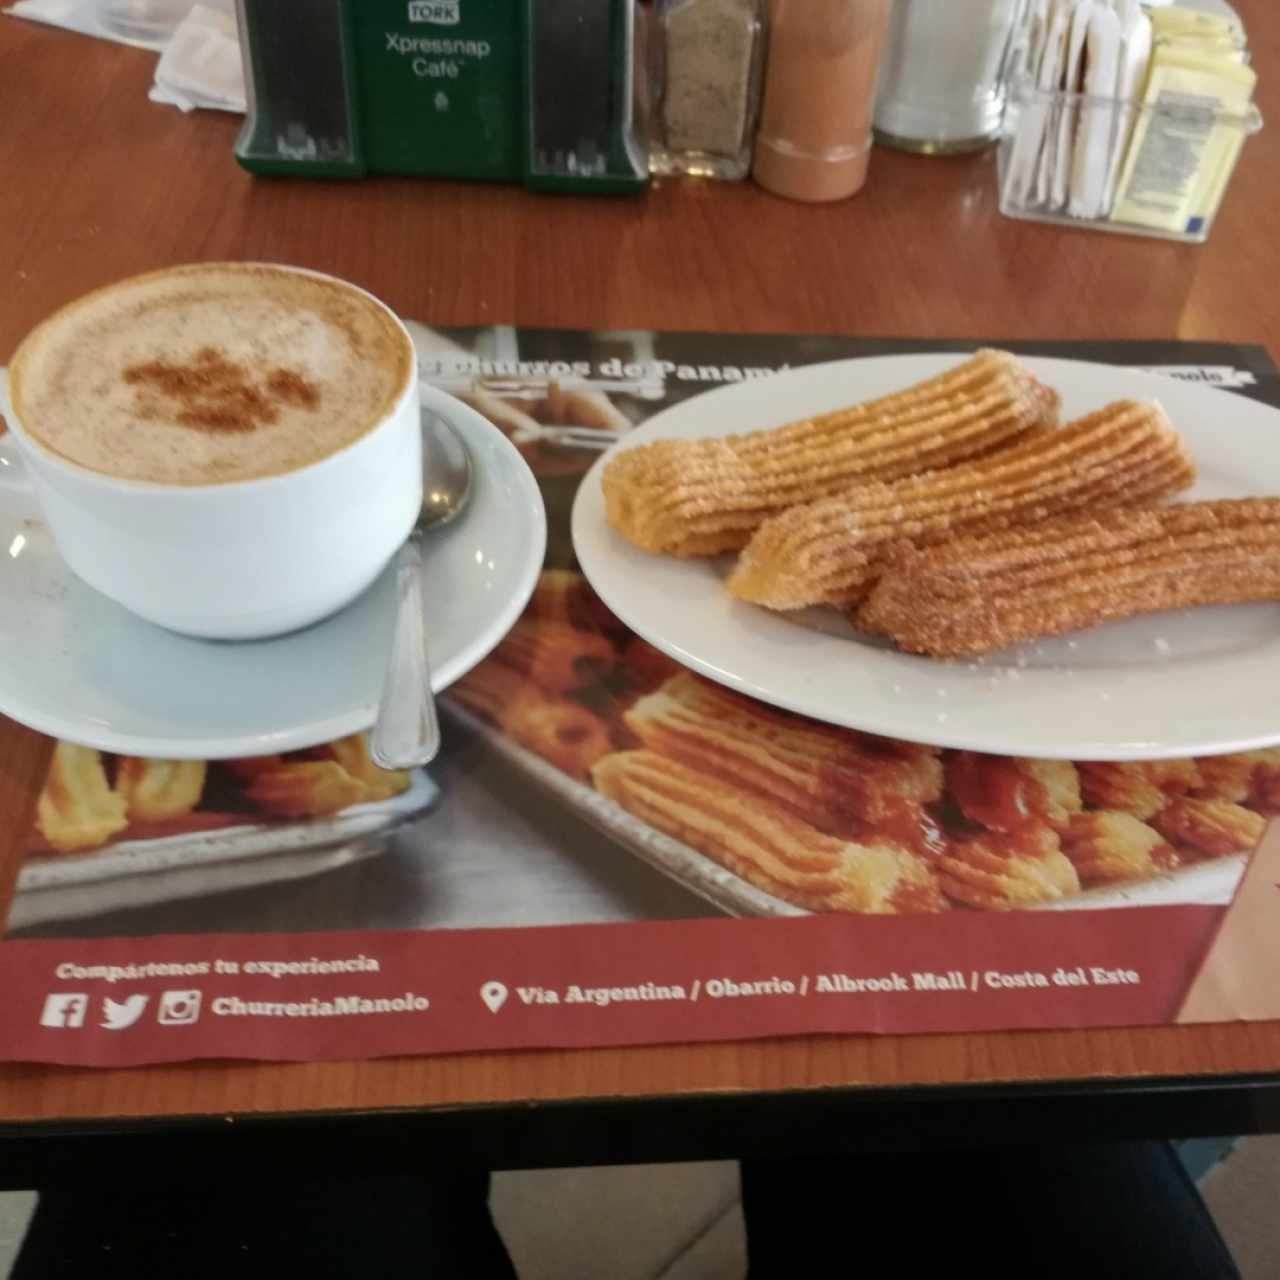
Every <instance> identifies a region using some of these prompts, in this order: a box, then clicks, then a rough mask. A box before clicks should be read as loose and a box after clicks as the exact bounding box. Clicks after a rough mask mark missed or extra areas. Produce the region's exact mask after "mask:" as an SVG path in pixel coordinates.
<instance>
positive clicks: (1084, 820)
mask: <svg viewBox="0 0 1280 1280" xmlns="http://www.w3.org/2000/svg"><path fill="white" fill-rule="evenodd" d="M1062 851H1063V853H1065V854H1066V855H1067V857H1068V858H1070V859H1071V862H1072V864H1073V865H1074V866H1075V869H1076V871H1077V872H1078V873H1079V876H1080V879H1081V880H1082V881H1084V883H1085V884H1110V883H1112V882H1115V881H1124V880H1149V879H1151V877H1152V876H1155V875H1159V874H1160V873H1161V872H1162V871H1172V870H1174V869H1175V868H1176V867H1178V866H1179V865H1180V864H1181V861H1182V860H1181V859H1180V858H1179V856H1178V854H1177V852H1176V851H1175V850H1174V848H1173V846H1172V845H1170V844H1169V842H1168V841H1167V840H1166V839H1165V838H1164V837H1163V836H1162V835H1161V834H1160V833H1159V832H1158V831H1156V830H1154V829H1153V828H1151V827H1149V826H1147V824H1146V823H1145V822H1141V821H1139V820H1138V819H1137V818H1135V817H1134V816H1133V814H1131V813H1122V812H1118V811H1115V810H1106V809H1100V810H1097V811H1095V812H1093V813H1077V814H1076V815H1075V816H1074V817H1072V819H1071V823H1070V825H1069V826H1068V827H1067V829H1066V830H1065V831H1064V832H1063V833H1062Z"/></svg>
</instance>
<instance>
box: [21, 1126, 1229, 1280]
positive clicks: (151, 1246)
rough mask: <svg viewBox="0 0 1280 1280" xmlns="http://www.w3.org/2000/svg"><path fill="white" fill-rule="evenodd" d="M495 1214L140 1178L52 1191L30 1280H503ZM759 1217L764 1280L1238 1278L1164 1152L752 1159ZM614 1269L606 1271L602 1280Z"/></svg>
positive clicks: (321, 1180) (756, 1245)
mask: <svg viewBox="0 0 1280 1280" xmlns="http://www.w3.org/2000/svg"><path fill="white" fill-rule="evenodd" d="M487 1200H488V1176H487V1175H485V1174H476V1173H461V1174H456V1175H451V1176H449V1177H447V1178H443V1177H442V1178H426V1177H423V1178H418V1177H371V1178H358V1179H357V1178H353V1179H343V1178H341V1177H340V1176H338V1175H337V1174H336V1173H335V1174H324V1175H316V1176H314V1177H311V1178H307V1179H303V1180H299V1179H297V1178H289V1179H267V1178H260V1179H259V1178H254V1177H253V1176H252V1174H251V1173H246V1175H245V1176H244V1177H243V1178H237V1180H236V1182H235V1184H234V1185H227V1184H225V1183H216V1184H215V1183H207V1184H199V1183H192V1182H188V1181H183V1182H175V1181H174V1180H173V1179H172V1178H170V1177H168V1176H167V1175H166V1171H165V1170H164V1169H137V1168H134V1169H130V1170H128V1171H127V1172H126V1171H123V1170H122V1171H121V1175H120V1177H119V1179H118V1180H115V1181H114V1182H113V1181H111V1180H110V1179H103V1178H95V1179H86V1180H76V1181H72V1182H64V1183H59V1184H58V1185H57V1186H52V1187H48V1188H46V1189H45V1190H44V1191H43V1192H42V1194H41V1200H40V1204H39V1207H38V1208H37V1210H36V1214H35V1217H34V1219H33V1221H32V1224H31V1229H30V1231H29V1232H28V1234H27V1239H26V1241H25V1243H24V1245H23V1249H22V1254H21V1257H20V1258H19V1261H18V1264H17V1266H16V1267H15V1269H14V1271H13V1277H14V1280H36V1278H39V1280H45V1278H46V1277H58V1278H59V1280H61V1278H63V1277H71V1278H73V1280H74V1278H75V1277H80V1276H85V1277H93V1278H94V1280H116V1277H128V1280H138V1277H139V1276H145V1275H160V1274H168V1275H172V1276H180V1277H182V1278H183V1280H203V1278H204V1277H209V1278H210V1280H213V1278H214V1277H216V1278H217V1280H227V1278H231V1280H251V1278H252V1277H257V1276H264V1277H268V1276H269V1277H272V1278H273V1280H279V1277H280V1276H306V1277H307V1280H319V1278H320V1277H330V1276H332V1277H359V1278H360V1280H365V1278H366V1277H368V1278H373V1277H383V1276H395V1277H400V1276H405V1277H424V1280H425V1278H430V1280H447V1278H452V1277H465V1278H466V1280H488V1278H489V1277H493V1280H506V1278H509V1277H512V1276H514V1275H515V1271H514V1270H513V1269H512V1266H511V1262H510V1260H509V1259H508V1257H507V1253H506V1250H505V1248H504V1247H503V1244H502V1241H501V1239H500V1238H499V1236H498V1233H497V1231H496V1230H495V1228H494V1225H493V1221H492V1219H491V1218H490V1216H489V1211H488V1203H487ZM742 1203H743V1209H744V1211H745V1214H746V1220H747V1241H748V1249H749V1255H750V1270H749V1277H750V1280H773V1278H774V1277H785V1278H786V1280H795V1278H797V1277H799V1278H801V1280H803V1278H804V1277H807V1276H810V1275H820V1274H825V1273H827V1272H831V1273H832V1274H837V1275H841V1274H859V1273H862V1272H863V1271H864V1270H865V1269H866V1268H872V1269H875V1270H877V1271H878V1270H883V1271H884V1272H885V1274H889V1275H893V1276H900V1277H904V1280H905V1278H906V1277H914V1276H918V1275H928V1276H933V1275H937V1274H948V1275H949V1274H951V1273H952V1272H954V1271H955V1270H956V1269H957V1267H958V1266H959V1265H960V1264H962V1263H966V1262H967V1263H970V1264H972V1267H973V1269H975V1270H977V1271H978V1272H980V1274H981V1275H982V1277H983V1280H999V1278H1002V1277H1006V1276H1007V1277H1017V1278H1018V1280H1024V1278H1025V1277H1026V1276H1031V1275H1034V1276H1037V1277H1044V1276H1059V1275H1060V1276H1064V1277H1068V1276H1069V1277H1071V1280H1080V1278H1081V1277H1082V1276H1118V1277H1120V1276H1122V1277H1143V1280H1182V1278H1183V1277H1186V1280H1218V1278H1219V1277H1238V1276H1239V1272H1238V1271H1237V1269H1236V1267H1235V1265H1234V1263H1233V1262H1232V1261H1231V1257H1230V1254H1229V1253H1228V1252H1227V1249H1226V1246H1225V1244H1224V1243H1223V1241H1222V1238H1221V1236H1219V1234H1218V1232H1217V1229H1216V1227H1215V1226H1214V1224H1213V1220H1212V1219H1211V1218H1210V1217H1209V1214H1208V1211H1207V1210H1206V1209H1205V1207H1204V1204H1203V1202H1202V1201H1201V1199H1200V1197H1199V1195H1198V1194H1197V1192H1196V1189H1195V1187H1194V1185H1193V1184H1192V1182H1191V1180H1190V1179H1189V1178H1188V1177H1187V1175H1186V1174H1185V1172H1184V1171H1183V1169H1182V1165H1181V1164H1180V1163H1179V1161H1178V1159H1177V1157H1176V1156H1175V1155H1174V1153H1173V1151H1172V1149H1171V1148H1170V1147H1169V1146H1168V1145H1167V1144H1165V1143H1155V1142H1153V1143H1124V1144H1115V1145H1105V1146H1103V1145H1099V1146H1080V1147H1020V1148H1017V1149H1008V1150H1004V1149H993V1150H980V1151H962V1152H942V1153H937V1152H926V1153H912V1154H909V1155H888V1156H885V1155H867V1156H860V1157H856V1158H854V1157H851V1158H848V1159H840V1160H822V1161H793V1160H779V1161H772V1160H751V1161H744V1162H743V1165H742ZM574 1212H575V1207H574V1206H573V1205H570V1204H567V1205H565V1206H564V1213H563V1223H564V1230H565V1231H566V1232H570V1231H572V1230H573V1229H574ZM614 1265H615V1264H614V1260H613V1259H611V1258H609V1257H601V1258H600V1270H599V1274H600V1275H601V1276H604V1277H607V1276H609V1274H610V1273H611V1272H612V1271H613V1270H614ZM944 1267H945V1270H944ZM162 1269H163V1270H162Z"/></svg>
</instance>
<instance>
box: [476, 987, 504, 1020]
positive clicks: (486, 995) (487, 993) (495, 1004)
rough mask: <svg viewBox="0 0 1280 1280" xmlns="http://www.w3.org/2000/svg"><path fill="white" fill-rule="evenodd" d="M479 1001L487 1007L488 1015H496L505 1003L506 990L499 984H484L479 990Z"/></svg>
mask: <svg viewBox="0 0 1280 1280" xmlns="http://www.w3.org/2000/svg"><path fill="white" fill-rule="evenodd" d="M480 999H481V1000H483V1001H484V1002H485V1004H486V1005H488V1006H489V1012H490V1013H497V1012H498V1010H499V1009H501V1008H502V1006H503V1005H504V1004H506V1003H507V989H506V987H504V986H503V985H502V983H501V982H486V983H485V984H484V986H483V987H481V988H480Z"/></svg>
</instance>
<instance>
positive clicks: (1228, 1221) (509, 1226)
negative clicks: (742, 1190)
mask: <svg viewBox="0 0 1280 1280" xmlns="http://www.w3.org/2000/svg"><path fill="white" fill-rule="evenodd" d="M1202 1189H1203V1190H1204V1193H1205V1199H1206V1200H1207V1201H1208V1203H1209V1207H1210V1208H1211V1209H1212V1210H1213V1212H1214V1215H1215V1216H1216V1217H1217V1219H1218V1223H1219V1225H1220V1226H1221V1228H1222V1231H1223V1234H1224V1235H1225V1236H1226V1237H1227V1242H1228V1244H1230V1246H1231V1248H1232V1250H1233V1252H1234V1253H1235V1255H1236V1258H1237V1259H1238V1261H1239V1263H1240V1266H1241V1269H1242V1270H1243V1272H1244V1275H1245V1280H1280V1137H1278V1138H1252V1139H1249V1140H1247V1141H1245V1142H1242V1143H1240V1145H1239V1146H1238V1147H1237V1148H1236V1150H1235V1151H1234V1153H1233V1154H1232V1155H1231V1156H1230V1157H1229V1158H1228V1159H1227V1160H1226V1161H1224V1162H1223V1163H1222V1164H1221V1165H1219V1166H1218V1168H1216V1169H1215V1170H1214V1171H1213V1172H1212V1173H1210V1174H1209V1175H1208V1177H1207V1178H1206V1179H1205V1181H1204V1183H1203V1184H1202ZM33 1203H34V1197H33V1196H31V1195H30V1194H28V1193H26V1192H19V1193H14V1194H11V1195H0V1277H5V1276H8V1274H9V1268H10V1266H11V1264H12V1260H13V1257H14V1255H15V1253H16V1251H17V1247H18V1244H19V1241H20V1240H21V1238H22V1231H23V1228H24V1226H25V1224H26V1221H27V1217H28V1215H29V1214H30V1212H31V1207H32V1205H33ZM493 1211H494V1216H495V1217H496V1219H497V1222H498V1226H499V1229H500V1230H501V1231H502V1234H503V1237H504V1239H505V1240H506V1241H507V1246H508V1248H509V1249H510V1251H511V1255H512V1257H513V1258H514V1259H515V1263H516V1267H517V1269H518V1270H519V1273H520V1277H521V1280H588V1278H593V1277H599V1276H601V1275H607V1276H608V1277H609V1280H738V1278H739V1277H741V1276H742V1275H743V1274H744V1273H745V1271H746V1244H745V1237H744V1234H743V1226H742V1213H741V1209H740V1207H739V1205H738V1174H737V1167H736V1166H735V1165H732V1164H684V1165H647V1166H639V1165H638V1166H630V1167H627V1168H618V1169H555V1170H549V1171H546V1172H541V1173H504V1174H499V1175H498V1176H497V1177H496V1178H495V1179H494V1188H493ZM570 1225H571V1226H572V1229H569V1227H570Z"/></svg>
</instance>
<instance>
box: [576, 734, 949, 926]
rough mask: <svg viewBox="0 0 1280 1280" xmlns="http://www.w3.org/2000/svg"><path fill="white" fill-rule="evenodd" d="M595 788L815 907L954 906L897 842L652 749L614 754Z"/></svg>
mask: <svg viewBox="0 0 1280 1280" xmlns="http://www.w3.org/2000/svg"><path fill="white" fill-rule="evenodd" d="M592 778H593V780H594V782H595V785H596V789H597V790H598V791H599V792H601V794H603V795H606V796H608V797H609V798H610V799H611V800H614V801H616V802H617V803H618V804H620V805H621V806H622V807H623V808H624V809H627V810H628V811H629V812H631V813H633V814H635V816H636V817H638V818H641V819H643V821H645V822H647V823H648V824H649V825H650V826H651V827H656V828H657V829H658V830H659V831H663V832H665V833H666V834H667V835H669V836H672V837H674V838H675V839H677V840H680V841H682V842H683V843H684V844H687V845H689V846H690V848H693V849H697V850H698V851H699V852H700V853H704V854H706V855H707V856H708V857H710V858H713V859H714V860H715V861H716V862H719V863H720V864H721V865H723V866H725V867H727V868H728V869H729V870H730V871H732V872H734V873H735V874H737V875H740V876H742V877H743V878H744V879H745V880H749V881H750V882H751V883H752V884H754V885H756V886H757V887H758V888H761V889H764V890H765V891H766V892H768V893H772V894H775V895H777V896H778V897H780V898H783V899H785V900H786V901H788V902H793V903H795V904H796V905H797V906H800V907H805V908H807V909H808V910H810V911H854V912H865V913H875V914H900V913H907V912H921V911H941V910H943V909H944V908H945V907H946V903H945V901H944V900H943V897H942V895H941V893H940V892H939V890H938V884H937V881H936V880H935V878H934V875H933V872H932V870H931V869H930V867H929V864H928V863H927V862H925V861H924V859H922V858H919V857H917V856H916V855H915V854H914V853H912V852H911V851H910V850H908V849H906V848H903V847H902V846H900V845H896V844H894V843H893V842H891V841H888V840H876V841H875V842H874V843H866V844H863V843H860V842H857V841H852V840H841V839H838V838H836V837H835V836H829V835H826V834H825V833H824V832H821V831H818V830H817V829H815V828H814V827H812V826H810V825H809V824H808V823H807V822H804V821H802V820H801V819H799V818H798V817H796V816H795V815H794V814H792V813H790V812H789V811H788V810H786V809H784V808H783V807H782V806H780V805H775V804H773V803H771V802H770V801H768V800H766V799H764V798H763V797H760V796H756V795H748V794H747V793H746V792H744V791H740V790H739V789H738V788H737V787H734V786H730V785H729V784H727V783H724V782H721V781H718V780H713V779H710V778H708V777H707V776H706V775H705V774H702V773H697V772H695V771H694V770H692V769H689V768H686V767H685V766H684V765H682V764H679V763H677V762H676V761H674V760H668V759H666V758H664V757H663V756H660V755H658V754H656V753H655V752H652V751H622V752H617V753H615V754H613V755H609V756H605V757H604V759H603V760H601V761H599V762H598V763H597V764H596V766H595V768H594V769H593V770H592Z"/></svg>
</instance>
